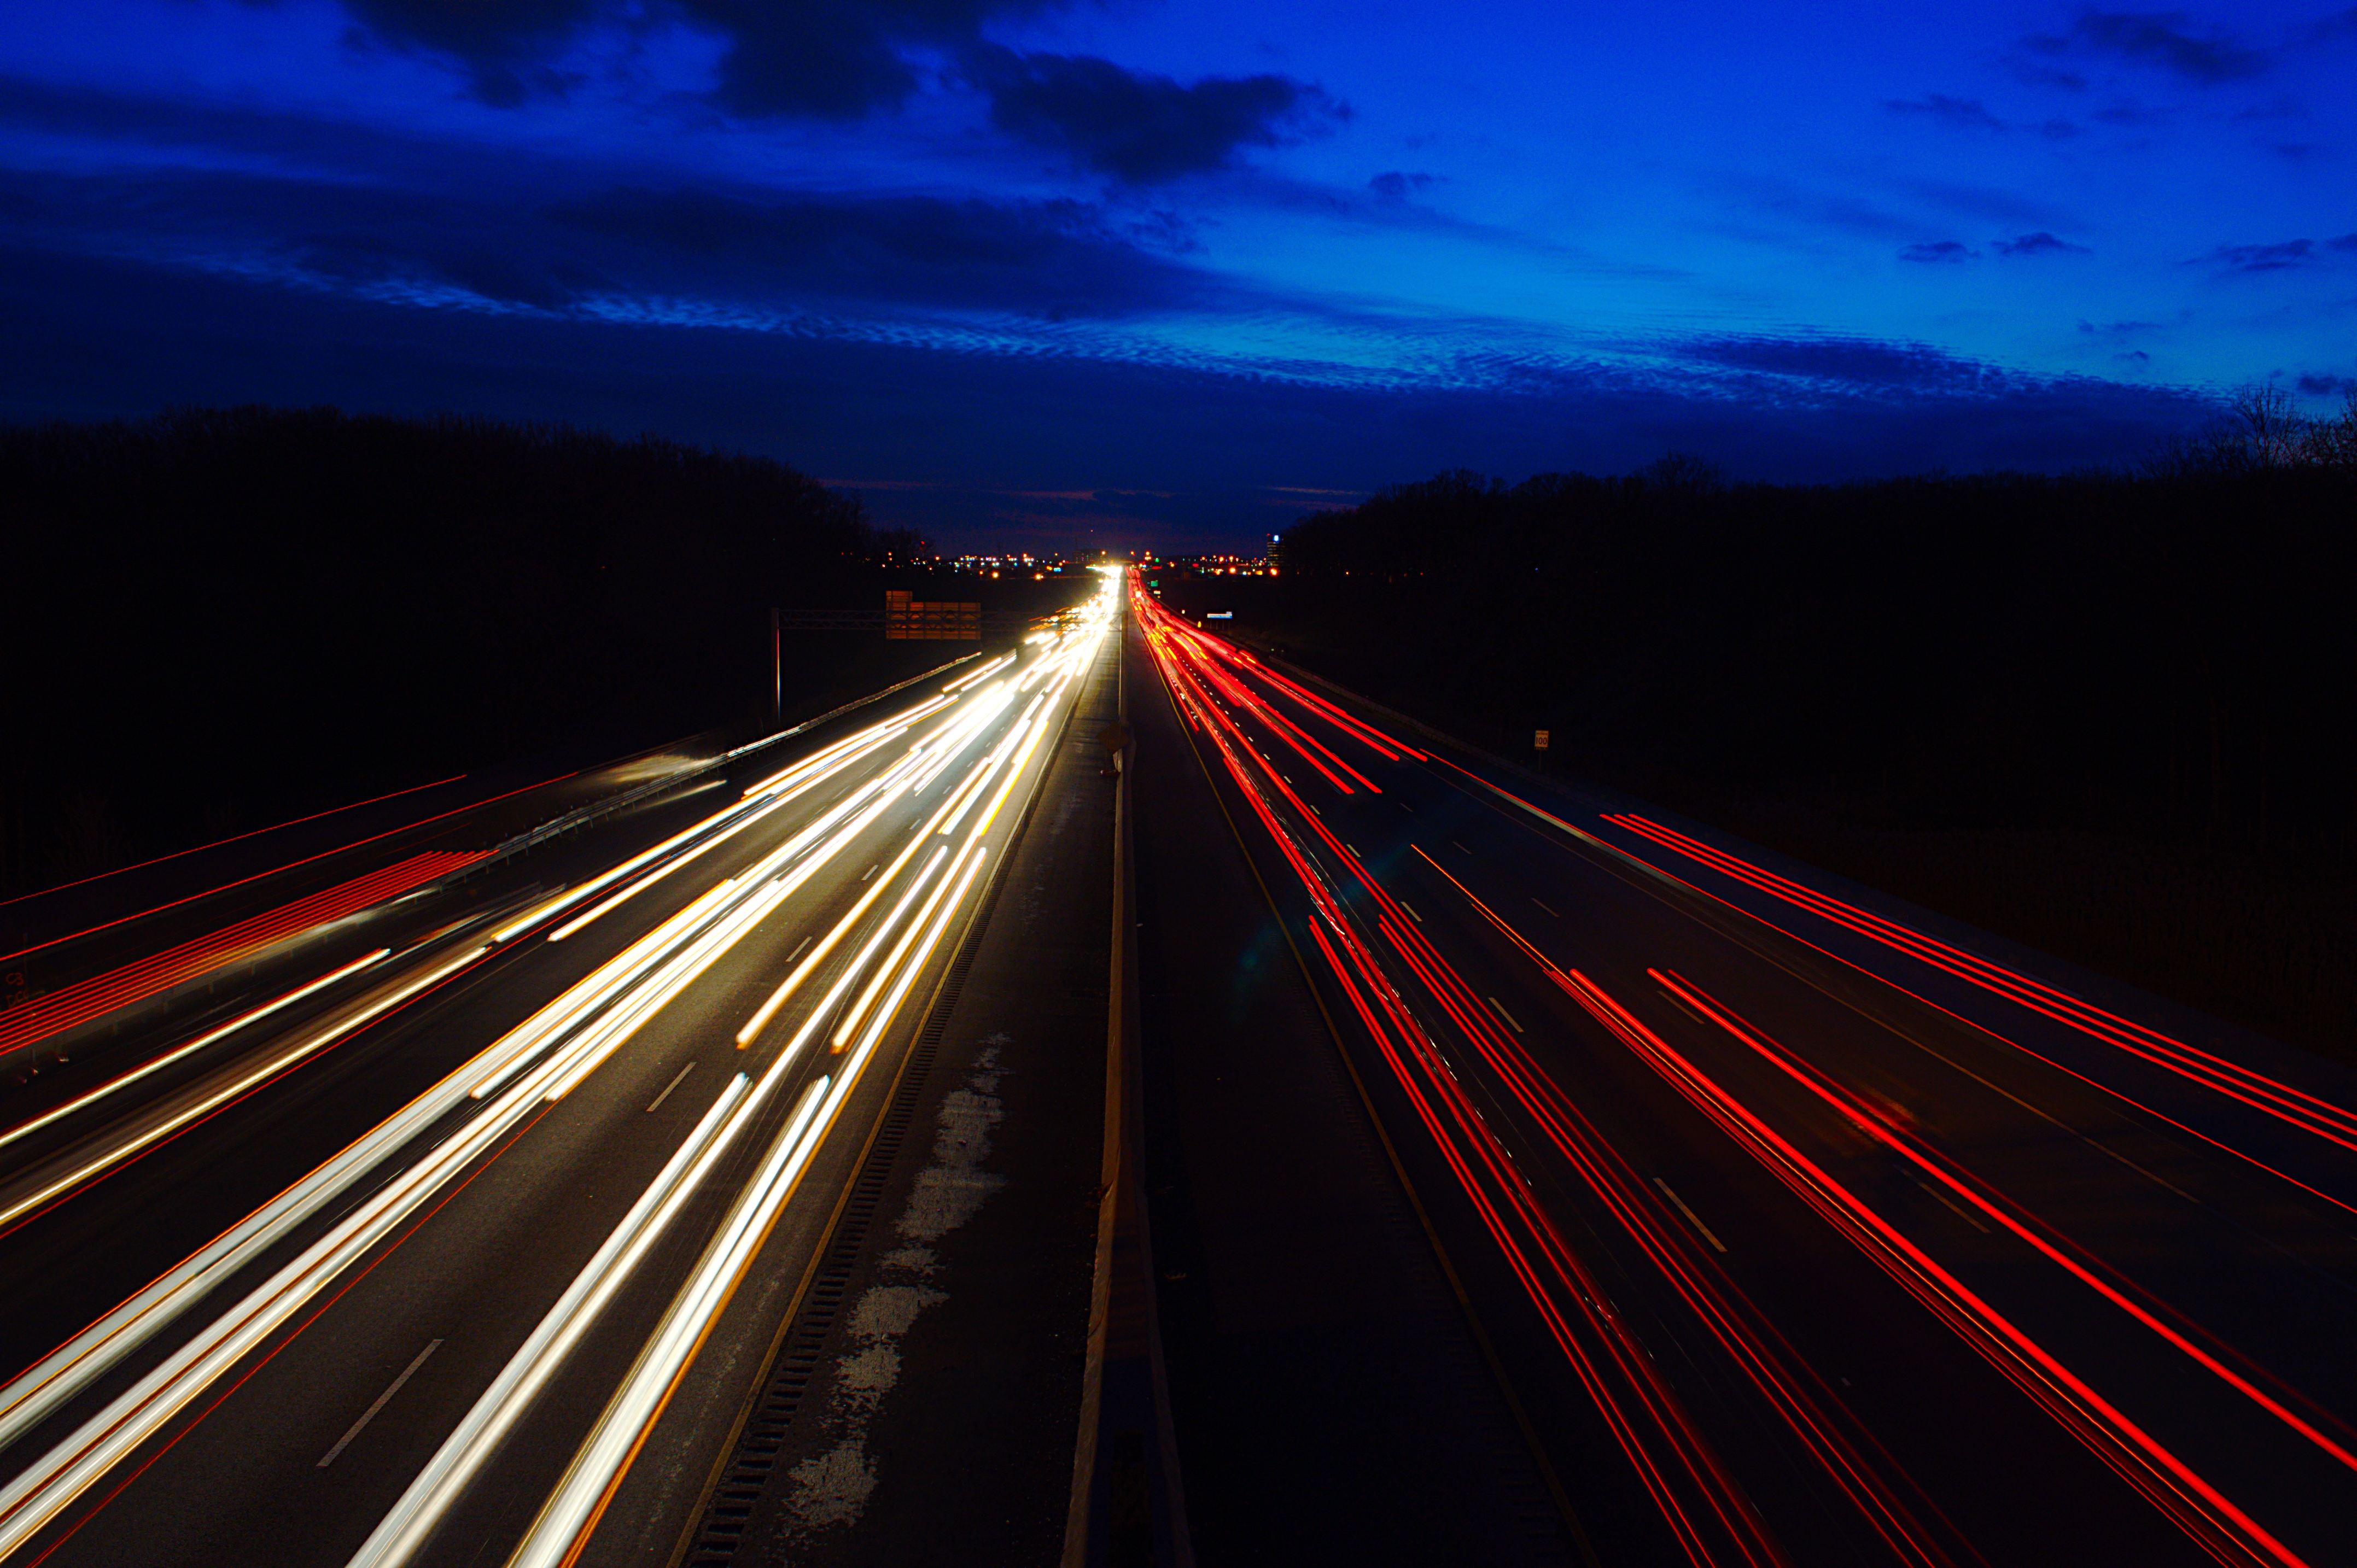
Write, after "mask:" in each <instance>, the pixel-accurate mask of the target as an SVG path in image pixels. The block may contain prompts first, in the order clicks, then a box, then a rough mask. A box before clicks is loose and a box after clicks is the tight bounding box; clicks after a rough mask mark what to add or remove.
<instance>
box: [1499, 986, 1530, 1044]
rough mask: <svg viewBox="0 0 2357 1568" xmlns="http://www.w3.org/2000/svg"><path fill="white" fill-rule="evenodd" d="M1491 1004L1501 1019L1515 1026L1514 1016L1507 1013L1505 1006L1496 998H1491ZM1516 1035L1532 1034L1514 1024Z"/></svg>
mask: <svg viewBox="0 0 2357 1568" xmlns="http://www.w3.org/2000/svg"><path fill="white" fill-rule="evenodd" d="M1489 1003H1490V1005H1491V1006H1492V1007H1495V1008H1497V1010H1498V1016H1499V1017H1501V1018H1503V1019H1504V1020H1505V1021H1506V1022H1507V1023H1509V1024H1514V1015H1512V1013H1509V1012H1507V1011H1506V1008H1505V1004H1503V1003H1501V1002H1500V1001H1499V1000H1498V999H1497V998H1496V997H1494V996H1492V997H1491V998H1489ZM1514 1033H1516V1034H1517V1035H1525V1034H1528V1033H1530V1031H1529V1030H1527V1029H1525V1028H1523V1026H1521V1025H1520V1024H1514Z"/></svg>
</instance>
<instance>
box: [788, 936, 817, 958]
mask: <svg viewBox="0 0 2357 1568" xmlns="http://www.w3.org/2000/svg"><path fill="white" fill-rule="evenodd" d="M810 945H811V940H810V939H809V938H808V937H804V938H803V939H802V940H800V941H798V942H796V943H795V944H794V950H793V951H791V952H790V953H788V954H787V955H786V961H787V962H788V963H791V962H793V961H794V960H796V959H798V958H800V957H802V950H803V949H804V948H806V947H808V946H810Z"/></svg>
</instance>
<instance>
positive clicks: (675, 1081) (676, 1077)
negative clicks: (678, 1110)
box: [647, 1062, 695, 1116]
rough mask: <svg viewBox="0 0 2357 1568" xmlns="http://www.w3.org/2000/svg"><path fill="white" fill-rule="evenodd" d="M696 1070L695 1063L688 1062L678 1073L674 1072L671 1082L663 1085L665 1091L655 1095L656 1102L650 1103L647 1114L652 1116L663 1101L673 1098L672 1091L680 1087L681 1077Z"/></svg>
mask: <svg viewBox="0 0 2357 1568" xmlns="http://www.w3.org/2000/svg"><path fill="white" fill-rule="evenodd" d="M694 1070H695V1064H694V1062H690V1063H688V1064H687V1065H686V1066H685V1067H683V1068H682V1069H679V1071H678V1072H676V1073H674V1074H673V1075H672V1080H671V1081H670V1082H669V1083H666V1084H664V1085H663V1091H662V1093H661V1094H658V1095H656V1096H655V1102H654V1104H653V1105H650V1106H648V1107H647V1114H648V1115H650V1116H651V1115H653V1114H654V1113H655V1111H656V1109H657V1108H658V1107H660V1106H661V1105H662V1102H663V1101H666V1100H669V1099H670V1098H671V1091H672V1090H674V1089H677V1088H678V1087H679V1085H680V1080H681V1079H684V1078H685V1077H687V1075H688V1074H689V1073H692V1072H694Z"/></svg>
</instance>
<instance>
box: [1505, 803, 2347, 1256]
mask: <svg viewBox="0 0 2357 1568" xmlns="http://www.w3.org/2000/svg"><path fill="white" fill-rule="evenodd" d="M1499 792H1500V793H1501V794H1503V793H1504V791H1502V790H1501V791H1499ZM1508 798H1509V799H1514V797H1512V796H1509V797H1508ZM1535 809H1536V808H1533V810H1535ZM1541 814H1542V815H1544V814H1545V813H1541ZM1548 820H1549V821H1551V822H1558V825H1561V826H1563V827H1565V828H1566V829H1568V830H1569V831H1571V832H1574V833H1577V834H1578V836H1579V837H1581V838H1583V839H1587V840H1589V841H1590V842H1592V843H1598V844H1604V841H1603V840H1601V839H1596V838H1594V837H1593V835H1590V834H1587V833H1582V832H1579V830H1577V829H1576V828H1571V827H1570V824H1568V823H1563V822H1560V820H1559V819H1555V818H1552V817H1550V818H1549V819H1548ZM1631 831H1634V830H1633V829H1632V830H1631ZM1604 847H1606V848H1608V849H1611V850H1612V851H1613V853H1615V854H1624V855H1626V854H1628V852H1627V851H1626V850H1622V849H1620V848H1619V847H1618V846H1615V845H1610V844H1604ZM1629 858H1630V859H1631V861H1632V862H1634V864H1636V865H1642V866H1645V867H1646V869H1648V870H1649V871H1652V872H1653V873H1654V875H1661V876H1668V875H1669V874H1668V873H1667V872H1664V871H1662V870H1661V869H1660V868H1659V867H1656V866H1653V865H1651V864H1650V863H1648V862H1646V861H1643V860H1640V859H1638V858H1637V857H1635V856H1633V855H1631V856H1630V857H1629ZM1729 875H1733V874H1732V873H1730V874H1729ZM1672 880H1674V881H1677V882H1678V886H1682V887H1685V888H1688V889H1690V890H1691V891H1693V892H1695V893H1696V894H1698V895H1700V896H1701V897H1706V898H1709V899H1711V900H1713V901H1714V902H1716V903H1718V904H1721V905H1724V906H1725V907H1726V908H1729V909H1733V910H1735V911H1736V912H1737V913H1738V914H1740V915H1742V916H1744V917H1745V918H1748V919H1752V920H1757V921H1758V922H1759V923H1760V924H1761V925H1763V926H1766V927H1767V928H1768V929H1770V930H1772V931H1776V932H1778V933H1779V934H1781V935H1782V936H1784V937H1787V938H1789V939H1790V940H1792V941H1795V942H1798V943H1799V944H1801V945H1802V946H1803V947H1805V948H1807V949H1809V950H1811V951H1813V952H1819V953H1823V954H1824V956H1825V957H1827V958H1829V959H1832V960H1833V961H1835V962H1836V963H1840V964H1843V965H1846V966H1847V967H1848V968H1851V969H1854V970H1856V971H1857V972H1859V973H1860V974H1864V975H1866V976H1867V977H1868V978H1870V979H1872V980H1874V981H1876V982H1878V983H1880V984H1883V985H1887V986H1889V988H1890V989H1891V990H1893V991H1896V992H1898V993H1900V994H1901V995H1904V996H1910V997H1912V998H1914V1000H1916V1001H1918V1002H1921V1004H1923V1005H1924V1006H1926V1007H1929V1008H1931V1009H1932V1010H1933V1011H1934V1012H1937V1013H1940V1014H1942V1015H1945V1016H1947V1017H1950V1018H1953V1019H1955V1020H1956V1021H1957V1022H1958V1023H1960V1024H1963V1025H1964V1026H1965V1027H1967V1028H1969V1029H1971V1030H1973V1031H1974V1032H1975V1033H1976V1034H1981V1035H1986V1036H1988V1037H1989V1038H1991V1039H1993V1040H1996V1041H1997V1042H1999V1043H2000V1044H2002V1045H2005V1046H2008V1047H2011V1048H2013V1049H2014V1050H2017V1051H2019V1052H2020V1053H2021V1054H2022V1055H2024V1056H2026V1057H2029V1058H2031V1059H2032V1060H2035V1061H2040V1062H2044V1063H2045V1064H2046V1065H2047V1066H2048V1067H2050V1068H2052V1069H2054V1070H2055V1071H2057V1072H2060V1073H2062V1074H2064V1075H2066V1076H2068V1077H2070V1078H2073V1079H2077V1080H2078V1081H2079V1082H2081V1083H2083V1084H2085V1085H2087V1086H2088V1087H2089V1088H2090V1089H2093V1090H2099V1091H2101V1092H2102V1093H2104V1094H2105V1095H2108V1096H2110V1097H2111V1098H2112V1099H2114V1100H2116V1101H2119V1102H2120V1103H2121V1104H2123V1105H2126V1106H2128V1107H2130V1108H2132V1109H2134V1110H2135V1111H2136V1112H2139V1113H2141V1114H2143V1115H2146V1116H2149V1117H2151V1118H2152V1119H2153V1120H2154V1121H2156V1122H2162V1123H2164V1124H2166V1125H2168V1126H2170V1127H2174V1128H2175V1129H2177V1130H2178V1131H2179V1132H2180V1133H2184V1134H2185V1135H2186V1136H2187V1137H2189V1138H2194V1139H2198V1140H2199V1141H2201V1143H2204V1144H2209V1145H2210V1146H2211V1147H2212V1148H2213V1149H2216V1150H2218V1151H2219V1152H2220V1153H2221V1154H2224V1155H2232V1156H2233V1158H2235V1159H2237V1160H2240V1161H2242V1162H2243V1163H2244V1165H2250V1166H2251V1167H2252V1168H2254V1169H2255V1170H2259V1171H2263V1172H2265V1173H2266V1175H2268V1176H2272V1177H2274V1178H2275V1179H2276V1180H2277V1181H2281V1182H2284V1183H2287V1184H2288V1185H2289V1186H2292V1187H2298V1188H2299V1189H2300V1190H2301V1191H2302V1192H2305V1193H2307V1194H2308V1195H2309V1197H2315V1198H2318V1199H2319V1200H2321V1201H2323V1202H2325V1203H2329V1204H2330V1205H2332V1206H2333V1207H2334V1208H2339V1209H2341V1210H2342V1211H2343V1212H2345V1213H2349V1214H2357V1203H2352V1202H2351V1201H2350V1200H2349V1199H2347V1198H2342V1197H2335V1196H2334V1195H2333V1194H2331V1193H2329V1192H2326V1191H2325V1190H2324V1189H2322V1188H2321V1187H2317V1186H2315V1185H2314V1184H2313V1183H2310V1182H2306V1181H2302V1180H2301V1179H2300V1178H2299V1177H2298V1176H2293V1175H2292V1174H2291V1173H2290V1172H2289V1171H2287V1170H2285V1169H2283V1168H2282V1167H2281V1166H2279V1165H2270V1164H2269V1163H2268V1162H2266V1160H2263V1159H2261V1158H2260V1157H2259V1156H2258V1155H2255V1154H2252V1153H2251V1152H2250V1151H2248V1150H2246V1149H2241V1148H2237V1147H2235V1146H2234V1145H2233V1144H2230V1143H2227V1142H2226V1141H2225V1140H2224V1139H2222V1138H2219V1137H2217V1136H2215V1135H2213V1134H2212V1133H2205V1132H2203V1131H2201V1129H2200V1128H2198V1127H2195V1126H2193V1125H2191V1124H2190V1123H2189V1122H2183V1121H2180V1120H2179V1118H2177V1117H2174V1116H2171V1115H2169V1113H2168V1112H2164V1111H2161V1110H2159V1109H2158V1108H2157V1107H2155V1106H2153V1105H2151V1104H2148V1103H2147V1102H2146V1101H2141V1100H2138V1099H2136V1097H2135V1096H2133V1095H2131V1094H2128V1093H2127V1092H2126V1091H2125V1090H2121V1089H2119V1088H2117V1087H2116V1086H2115V1085H2112V1084H2108V1083H2105V1082H2104V1080H2103V1079H2100V1078H2096V1077H2094V1076H2093V1074H2091V1073H2086V1072H2082V1071H2080V1070H2079V1069H2076V1068H2074V1067H2072V1066H2070V1065H2068V1064H2067V1063H2064V1062H2061V1061H2059V1060H2057V1059H2056V1058H2053V1057H2050V1056H2049V1055H2047V1054H2046V1053H2045V1052H2043V1051H2040V1050H2037V1049H2035V1048H2033V1047H2029V1046H2027V1045H2024V1044H2023V1043H2022V1042H2021V1041H2019V1040H2017V1039H2015V1038H2014V1037H2012V1036H2009V1035H2003V1034H1999V1033H1998V1032H1997V1031H1996V1030H1995V1029H1993V1028H1991V1027H1990V1026H1988V1025H1987V1024H1986V1023H1983V1022H1981V1021H1979V1020H1977V1019H1974V1018H1968V1017H1966V1016H1964V1015H1963V1014H1961V1013H1959V1012H1957V1011H1956V1010H1955V1009H1954V1008H1953V1007H1944V1006H1942V1005H1941V1004H1939V1003H1937V1002H1934V1001H1933V1000H1932V999H1931V998H1930V997H1928V996H1926V995H1924V994H1923V993H1921V992H1919V991H1914V990H1910V988H1909V987H1907V986H1904V985H1901V984H1900V983H1899V982H1897V981H1896V980H1893V979H1892V978H1890V977H1889V975H1887V974H1882V973H1879V972H1877V971H1875V970H1871V969H1868V968H1867V967H1866V966H1865V965H1864V964H1862V963H1859V962H1858V961H1857V960H1855V959H1852V958H1847V957H1846V956H1844V955H1843V954H1841V953H1838V952H1835V951H1834V950H1832V949H1831V948H1828V947H1824V946H1823V945H1822V944H1820V943H1817V942H1813V941H1811V940H1809V939H1808V938H1806V937H1804V936H1802V935H1801V934H1800V933H1799V932H1797V931H1795V930H1792V929H1791V928H1789V927H1785V926H1780V925H1778V924H1777V923H1776V922H1775V921H1773V920H1770V919H1769V918H1767V917H1765V916H1763V915H1760V914H1759V913H1758V912H1757V911H1754V910H1750V909H1746V908H1743V906H1741V905H1740V904H1737V903H1734V902H1732V901H1730V900H1728V899H1726V898H1722V897H1719V896H1718V895H1717V894H1715V893H1712V892H1710V891H1709V890H1708V889H1706V888H1702V887H1697V886H1695V885H1694V884H1692V883H1690V882H1685V881H1683V880H1680V879H1677V878H1672ZM1794 886H1797V884H1796V885H1794ZM1803 891H1805V889H1803ZM1794 902H1797V900H1794ZM1844 908H1847V906H1844ZM1827 918H1835V917H1832V916H1827ZM1876 918H1879V917H1876ZM1840 923H1844V924H1846V922H1840ZM1850 929H1857V930H1859V931H1860V934H1862V935H1867V936H1870V937H1873V938H1874V940H1878V941H1882V942H1884V943H1885V945H1887V946H1890V947H1894V948H1898V947H1900V944H1899V943H1898V942H1896V941H1894V940H1889V939H1887V938H1884V937H1880V936H1876V935H1875V933H1873V932H1871V931H1867V930H1864V929H1862V928H1857V927H1852V928H1850ZM1892 929H1894V930H1897V929H1901V928H1898V927H1893V928H1892ZM1927 940H1928V939H1927ZM1901 950H1904V949H1901ZM1915 956H1918V957H1924V955H1922V954H1916V955H1915ZM1967 956H1969V955H1967ZM1925 961H1926V962H1930V963H1932V964H1934V965H1935V967H1938V968H1941V969H1943V970H1945V971H1947V972H1950V973H1953V974H1955V975H1957V977H1958V978H1960V979H1964V980H1966V981H1970V982H1971V983H1974V984H1976V985H1982V986H1983V988H1984V989H1986V990H1990V991H1992V992H1997V990H1998V988H1997V987H1996V986H1994V985H1989V984H1985V983H1983V982H1982V981H1980V980H1978V979H1975V977H1974V976H1973V975H1971V974H1969V973H1966V972H1963V971H1961V970H1959V969H1955V968H1952V967H1950V966H1949V965H1947V964H1945V963H1943V962H1941V961H1938V960H1936V959H1932V958H1929V957H1925ZM1998 993H1999V994H2004V993H2002V992H1998ZM2055 994H2057V995H2061V993H2059V992H2058V993H2055ZM2025 1005H2028V1004H2025ZM2037 1010H2038V1011H2040V1012H2047V1013H2048V1015H2049V1016H2050V1017H2055V1018H2056V1019H2057V1020H2058V1021H2060V1022H2062V1023H2066V1024H2070V1025H2071V1026H2072V1027H2074V1028H2077V1029H2079V1030H2080V1031H2081V1032H2082V1033H2084V1034H2087V1035H2089V1036H2093V1037H2094V1038H2096V1039H2100V1040H2103V1041H2104V1043H2106V1044H2109V1045H2115V1046H2121V1047H2123V1048H2125V1049H2128V1050H2130V1051H2131V1053H2132V1054H2135V1055H2137V1056H2140V1057H2143V1058H2144V1059H2146V1060H2148V1061H2153V1062H2155V1063H2156V1064H2157V1065H2158V1066H2161V1067H2163V1068H2167V1069H2169V1070H2170V1071H2173V1072H2177V1073H2178V1074H2179V1076H2181V1077H2185V1078H2187V1079H2190V1080H2191V1081H2194V1082H2197V1083H2201V1084H2202V1085H2203V1086H2204V1087H2206V1088H2210V1089H2213V1090H2218V1091H2220V1092H2221V1093H2223V1094H2226V1095H2228V1096H2230V1097H2231V1098H2233V1099H2235V1100H2237V1101H2241V1102H2243V1103H2244V1104H2247V1105H2250V1106H2252V1107H2253V1108H2254V1109H2255V1110H2259V1111H2263V1112H2267V1113H2268V1114H2270V1115H2274V1116H2276V1117H2277V1118H2278V1119H2279V1120H2282V1121H2285V1122H2288V1123H2290V1124H2291V1125H2293V1126H2296V1127H2299V1128H2300V1129H2301V1130H2302V1131H2305V1132H2310V1133H2317V1134H2318V1135H2319V1136H2320V1137H2324V1138H2326V1139H2328V1140H2330V1141H2331V1142H2333V1143H2336V1144H2348V1143H2349V1140H2347V1139H2344V1138H2342V1137H2341V1136H2339V1135H2337V1134H2336V1133H2332V1132H2330V1131H2328V1130H2327V1129H2325V1128H2323V1127H2320V1126H2317V1125H2313V1124H2311V1123H2309V1122H2305V1121H2302V1120H2300V1119H2299V1118H2298V1117H2296V1116H2291V1115H2286V1114H2284V1113H2283V1112H2279V1111H2276V1110H2275V1109H2273V1108H2271V1107H2269V1106H2267V1105H2265V1104H2261V1103H2259V1102H2258V1101H2255V1100H2254V1099H2252V1098H2250V1097H2249V1096H2245V1095H2243V1094H2240V1093H2237V1092H2235V1090H2233V1089H2232V1088H2231V1087H2229V1086H2228V1085H2226V1084H2224V1083H2221V1082H2217V1081H2213V1080H2212V1079H2210V1078H2207V1077H2205V1076H2203V1075H2201V1074H2200V1073H2196V1072H2192V1071H2190V1070H2188V1069H2183V1068H2180V1067H2178V1066H2176V1065H2175V1064H2172V1063H2170V1062H2169V1061H2167V1060H2165V1059H2162V1058H2158V1057H2156V1056H2153V1055H2150V1054H2148V1053H2146V1052H2143V1051H2138V1050H2136V1049H2135V1047H2132V1046H2128V1045H2126V1044H2125V1043H2124V1042H2123V1041H2121V1040H2118V1039H2115V1038H2114V1037H2113V1036H2109V1035H2106V1034H2104V1033H2102V1032H2100V1031H2098V1030H2096V1029H2093V1028H2092V1027H2089V1026H2086V1025H2084V1024H2082V1023H2079V1022H2077V1021H2075V1020H2072V1019H2071V1018H2069V1017H2065V1016H2063V1015H2061V1014H2059V1013H2052V1012H2048V1010H2047V1009H2044V1008H2039V1009H2037ZM2104 1016H2109V1015H2104ZM2160 1037H2161V1038H2166V1036H2160ZM2170 1043H2171V1044H2174V1043H2175V1042H2170ZM2185 1048H2186V1049H2187V1050H2189V1051H2190V1050H2191V1047H2185ZM2199 1054H2202V1055H2206V1054H2207V1053H2199ZM2211 1059H2212V1060H2217V1059H2219V1058H2211ZM2225 1065H2228V1066H2231V1065H2232V1064H2225ZM2236 1070H2238V1071H2240V1070H2243V1069H2236ZM2253 1076H2256V1075H2253ZM2264 1081H2266V1082H2269V1083H2272V1082H2274V1080H2273V1079H2265V1080H2264ZM2279 1087H2283V1088H2285V1090H2286V1091H2287V1093H2291V1094H2296V1095H2298V1096H2299V1097H2300V1098H2301V1099H2304V1100H2310V1101H2315V1102H2316V1103H2317V1104H2319V1105H2321V1106H2325V1107H2326V1108H2327V1109H2330V1110H2332V1111H2333V1112H2335V1113H2336V1114H2337V1115H2339V1116H2341V1117H2343V1118H2346V1117H2347V1116H2348V1112H2342V1111H2341V1110H2340V1109H2339V1108H2338V1107H2335V1106H2332V1105H2331V1104H2330V1101H2323V1100H2319V1099H2317V1097H2316V1096H2314V1095H2310V1094H2308V1093H2306V1092H2305V1091H2304V1090H2294V1089H2290V1088H2289V1087H2288V1086H2279ZM2350 1146H2352V1147H2357V1144H2352V1145H2350Z"/></svg>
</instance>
